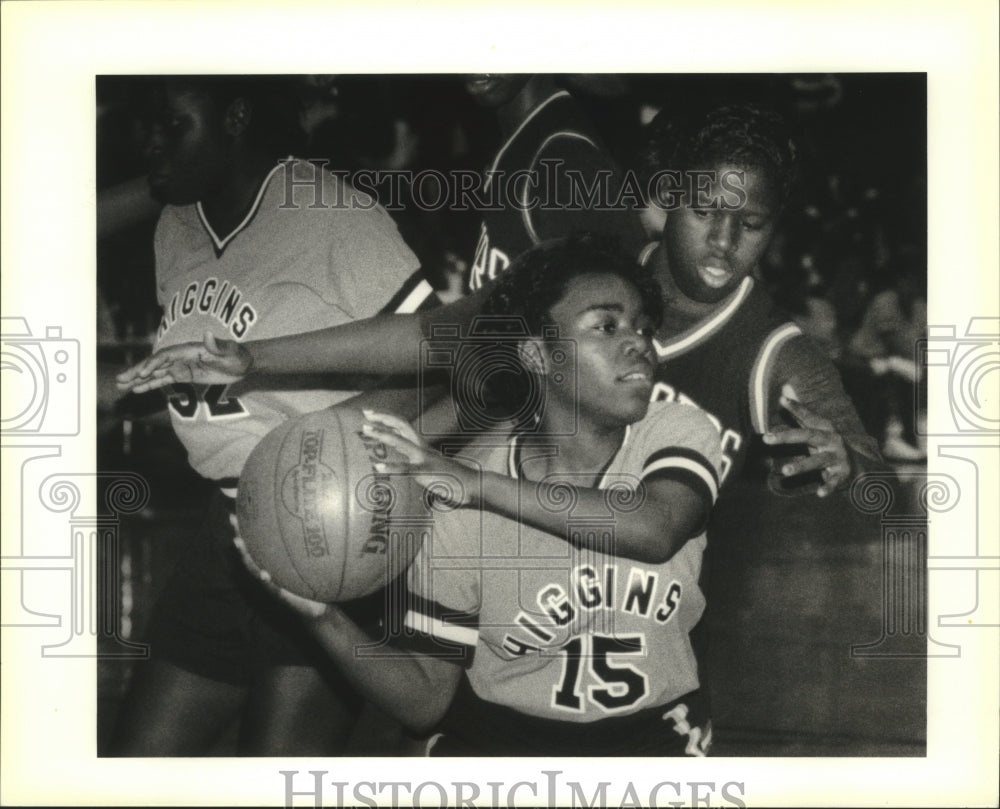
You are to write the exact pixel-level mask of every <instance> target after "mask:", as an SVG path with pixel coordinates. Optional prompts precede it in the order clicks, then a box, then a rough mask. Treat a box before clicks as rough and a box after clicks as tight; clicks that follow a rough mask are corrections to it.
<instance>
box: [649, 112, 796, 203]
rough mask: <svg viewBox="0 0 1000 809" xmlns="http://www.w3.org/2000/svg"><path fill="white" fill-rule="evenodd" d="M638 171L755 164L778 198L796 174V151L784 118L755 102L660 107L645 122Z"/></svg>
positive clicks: (784, 195) (783, 199) (787, 191)
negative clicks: (699, 107)
mask: <svg viewBox="0 0 1000 809" xmlns="http://www.w3.org/2000/svg"><path fill="white" fill-rule="evenodd" d="M642 163H643V172H644V173H645V175H646V177H647V178H649V177H652V176H653V175H654V174H655V173H656V172H657V171H661V170H664V169H669V170H674V171H690V170H699V169H710V168H711V167H712V166H715V165H719V164H731V165H734V166H738V167H741V168H761V169H763V170H764V171H766V172H767V173H768V174H769V175H770V177H771V179H772V180H774V182H775V185H776V187H777V190H778V193H779V194H780V198H781V203H782V204H784V203H785V202H786V201H787V200H788V197H789V195H790V194H791V191H792V187H793V186H794V184H795V180H796V177H797V174H798V150H797V148H796V146H795V141H794V140H793V138H792V134H791V130H790V129H789V127H788V125H787V123H786V121H785V119H784V117H782V116H781V115H780V114H779V113H777V112H776V111H774V110H772V109H769V108H767V107H764V106H762V105H760V104H749V103H747V104H726V105H724V106H717V107H714V108H711V109H708V110H690V111H687V112H683V111H680V110H678V109H676V108H669V107H668V108H665V109H663V110H662V111H661V112H660V113H659V114H658V115H657V116H656V117H655V118H654V119H653V120H652V121H651V122H650V124H649V125H648V127H647V130H646V142H645V147H644V150H643V156H642Z"/></svg>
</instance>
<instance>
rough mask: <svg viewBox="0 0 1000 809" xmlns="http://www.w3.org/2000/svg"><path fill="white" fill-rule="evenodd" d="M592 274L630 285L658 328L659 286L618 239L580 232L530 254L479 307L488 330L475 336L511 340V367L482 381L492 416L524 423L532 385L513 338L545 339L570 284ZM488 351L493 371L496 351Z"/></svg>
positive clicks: (660, 309)
mask: <svg viewBox="0 0 1000 809" xmlns="http://www.w3.org/2000/svg"><path fill="white" fill-rule="evenodd" d="M590 273H601V274H610V275H615V276H618V277H619V278H621V279H623V280H625V281H627V282H628V283H630V284H633V285H634V286H635V287H636V288H637V289H638V290H639V294H640V296H641V298H642V302H643V308H644V311H645V313H646V314H647V315H648V316H649V317H650V319H651V320H652V321H653V322H654V324H655V325H659V324H660V321H661V320H662V318H663V299H662V293H661V291H660V286H659V284H658V283H657V282H656V280H655V279H654V278H653V275H652V273H651V272H650V271H649V270H648V269H647V268H645V267H643V266H641V265H639V263H638V262H637V261H636V260H635V259H634V258H632V257H630V256H629V255H628V254H627V253H626V252H624V251H623V250H622V249H621V247H620V244H619V242H618V240H617V239H615V238H613V237H610V236H605V235H599V234H595V233H590V232H584V233H577V234H574V235H572V236H568V237H565V238H560V239H552V240H549V241H545V242H542V243H540V244H538V245H536V246H535V247H532V248H530V249H529V250H527V251H526V252H524V253H522V254H521V255H520V256H518V257H517V258H516V259H515V260H514V261H513V262H512V263H511V265H510V266H509V267H508V268H507V270H506V271H505V272H504V274H503V275H502V276H501V277H500V279H499V281H498V282H497V285H496V287H495V288H494V289H493V291H492V292H491V294H490V295H489V297H488V298H487V300H486V302H485V303H484V305H483V310H482V313H483V316H484V317H483V318H481V321H480V322H485V323H486V328H485V329H482V328H481V329H480V330H479V332H478V334H479V335H480V336H482V335H483V334H484V333H489V331H487V330H489V329H490V327H491V326H492V327H493V328H492V333H493V334H496V335H497V336H504V337H508V338H510V343H509V345H508V346H507V350H508V351H509V352H510V357H509V362H508V363H503V364H504V365H507V367H508V372H506V373H497V374H491V375H487V376H486V377H485V379H484V380H482V382H483V387H484V388H485V393H486V396H487V399H488V401H490V403H491V404H492V405H493V406H494V409H495V410H496V412H499V413H502V414H506V415H507V416H517V417H518V418H519V419H520V420H522V421H523V417H524V415H525V413H526V402H528V401H529V400H530V399H531V397H532V396H533V395H534V392H533V390H531V386H532V385H533V384H534V382H533V380H532V379H531V378H530V375H529V374H528V372H527V370H526V369H524V368H523V367H522V366H521V362H520V359H519V358H518V355H517V343H518V342H519V340H518V339H517V338H518V336H520V337H521V338H523V337H526V336H529V335H530V336H534V337H543V338H545V337H546V329H545V327H546V326H549V325H551V324H552V323H553V319H552V315H551V310H552V307H553V306H554V305H555V304H557V303H558V302H559V301H560V300H561V299H562V297H563V295H564V294H565V293H566V288H567V287H568V286H569V283H570V282H571V281H572V280H573V279H574V278H577V277H579V276H581V275H587V274H590ZM556 337H558V335H556ZM490 350H492V351H493V352H494V358H493V367H496V358H495V353H496V351H497V345H493V347H492V348H491V349H490ZM520 426H526V424H521V425H520Z"/></svg>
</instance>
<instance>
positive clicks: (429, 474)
mask: <svg viewBox="0 0 1000 809" xmlns="http://www.w3.org/2000/svg"><path fill="white" fill-rule="evenodd" d="M362 412H363V413H364V416H365V419H367V421H366V422H365V423H364V425H362V427H361V430H362V432H363V433H364V434H365V435H370V436H371V437H372V438H377V439H378V440H379V441H381V442H382V443H384V444H386V445H387V446H390V447H392V448H393V449H396V450H398V451H399V453H400V454H401V455H403V456H404V457H405V458H406V462H386V463H380V464H376V465H375V469H376V471H378V472H385V473H387V474H390V475H409V476H411V477H412V478H413V479H414V480H415V481H416V482H417V483H418V484H419V485H420V486H422V487H423V488H424V489H425V490H427V491H430V492H432V493H433V494H434V495H435V496H437V497H438V498H439V499H441V500H442V501H443V502H444V503H445V504H446V505H448V506H451V507H452V508H460V507H462V506H468V505H472V504H473V495H474V493H475V492H476V491H477V487H478V485H479V479H478V476H477V475H476V472H475V471H474V470H472V469H470V468H469V467H467V466H465V464H461V463H459V462H458V461H455V460H452V459H450V458H446V457H444V456H443V455H442V454H441V453H440V452H438V451H436V450H434V449H432V448H431V447H429V446H427V444H426V442H424V440H423V439H422V438H421V437H420V436H419V435H417V433H416V431H415V430H414V429H413V427H412V426H411V425H410V424H409V423H408V422H407V421H406V420H404V419H401V418H399V417H398V416H393V415H390V414H388V413H375V412H373V411H371V410H363V411H362Z"/></svg>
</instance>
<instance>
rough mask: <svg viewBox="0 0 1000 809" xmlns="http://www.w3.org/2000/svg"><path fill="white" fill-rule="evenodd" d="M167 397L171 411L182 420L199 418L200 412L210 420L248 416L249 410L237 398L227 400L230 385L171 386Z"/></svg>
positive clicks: (182, 383) (186, 384) (180, 384)
mask: <svg viewBox="0 0 1000 809" xmlns="http://www.w3.org/2000/svg"><path fill="white" fill-rule="evenodd" d="M170 387H171V392H170V393H169V394H168V395H167V402H168V404H169V405H170V409H171V410H173V411H174V413H176V414H177V415H178V416H179V417H180V418H182V419H196V418H198V411H199V410H201V411H202V412H204V413H206V414H207V415H206V417H207V418H208V419H228V418H233V417H234V416H244V415H247V412H248V411H247V409H246V408H245V407H244V406H243V405H242V403H241V402H240V400H239V399H237V398H236V397H235V396H234V397H232V398H231V399H227V398H226V388H227V387H228V385H193V384H191V383H188V382H181V383H176V384H174V385H171V386H170Z"/></svg>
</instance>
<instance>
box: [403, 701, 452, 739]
mask: <svg viewBox="0 0 1000 809" xmlns="http://www.w3.org/2000/svg"><path fill="white" fill-rule="evenodd" d="M450 704H451V697H450V696H447V697H446V696H445V695H443V694H441V693H440V692H438V693H436V694H427V695H426V696H425V697H424V698H421V699H419V700H414V701H412V702H410V703H408V704H407V706H406V710H405V715H402V716H397V718H398V719H399V721H400V722H401V723H402V724H403V726H404V727H405V728H406V729H407V730H408V731H409V732H410V733H413V734H415V735H418V736H424V735H426V734H428V733H430V732H431V731H432V730H433V729H434V728H435V727H436V726H437V724H438V723H439V722H440V721H441V720H442V719H444V715H445V713H447V711H448V706H449V705H450Z"/></svg>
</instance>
